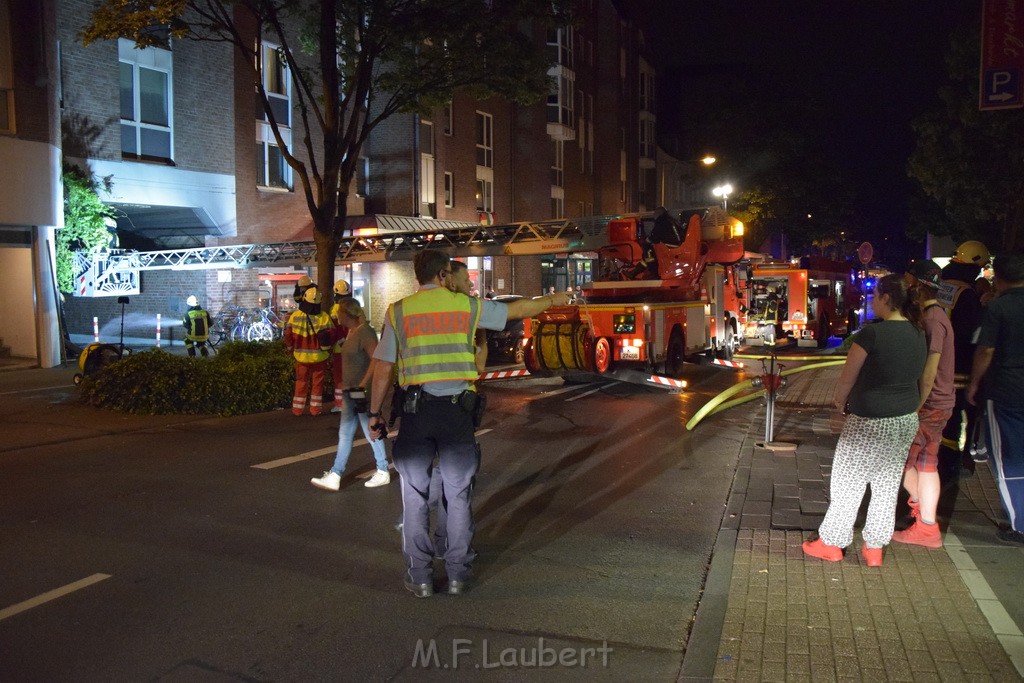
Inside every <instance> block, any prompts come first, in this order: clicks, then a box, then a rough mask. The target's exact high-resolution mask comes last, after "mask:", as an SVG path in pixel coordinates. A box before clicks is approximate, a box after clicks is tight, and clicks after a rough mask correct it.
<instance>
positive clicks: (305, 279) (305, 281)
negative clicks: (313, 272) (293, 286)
mask: <svg viewBox="0 0 1024 683" xmlns="http://www.w3.org/2000/svg"><path fill="white" fill-rule="evenodd" d="M312 284H313V280H311V279H310V277H309V276H308V275H303V276H302V277H300V278H299V282H298V285H297V286H298V288H299V289H305V288H306V287H309V286H311V285H312Z"/></svg>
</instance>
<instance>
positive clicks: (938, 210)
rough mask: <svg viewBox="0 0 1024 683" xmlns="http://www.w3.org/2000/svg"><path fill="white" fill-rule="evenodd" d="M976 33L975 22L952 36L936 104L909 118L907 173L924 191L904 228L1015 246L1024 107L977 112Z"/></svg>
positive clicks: (1022, 188) (1023, 191) (1021, 203)
mask: <svg viewBox="0 0 1024 683" xmlns="http://www.w3.org/2000/svg"><path fill="white" fill-rule="evenodd" d="M979 34H980V31H979V30H978V28H977V26H975V27H974V29H973V30H969V31H962V32H958V33H957V34H956V35H955V36H954V37H953V39H952V42H951V46H950V49H949V51H948V53H947V59H946V62H947V66H948V71H949V81H948V83H947V84H946V85H944V86H943V87H942V88H940V90H939V97H940V99H941V101H942V104H941V105H940V106H939V107H938V108H937V109H936V110H935V111H932V112H930V113H928V114H926V115H924V116H922V117H920V118H919V119H917V120H916V121H915V122H914V131H915V132H916V134H917V146H916V148H915V150H914V152H913V154H912V155H911V157H910V161H909V164H908V173H909V175H910V177H911V178H913V179H914V180H916V181H917V182H918V183H919V184H920V187H921V190H922V191H923V194H924V195H925V196H924V197H922V198H920V199H918V200H916V201H915V202H914V204H913V205H912V208H913V211H914V213H913V216H912V222H911V229H912V230H913V232H914V234H913V236H915V237H923V236H924V234H925V232H927V231H931V232H932V233H935V234H948V235H951V236H952V237H953V238H954V240H956V241H960V240H964V239H980V240H982V241H983V242H985V243H986V244H987V246H988V247H989V248H990V249H998V248H999V247H1002V248H1003V249H1006V250H1020V249H1022V248H1024V112H1022V110H1020V109H1010V110H1002V111H980V110H979V109H978V87H979V86H978V68H979V61H980V49H979ZM997 235H998V237H997ZM1000 238H1001V242H1002V244H1000V243H999V241H1000Z"/></svg>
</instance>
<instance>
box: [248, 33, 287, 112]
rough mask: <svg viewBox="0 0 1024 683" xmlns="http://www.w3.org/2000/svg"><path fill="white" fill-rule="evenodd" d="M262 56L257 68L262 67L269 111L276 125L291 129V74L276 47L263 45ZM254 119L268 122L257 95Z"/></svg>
mask: <svg viewBox="0 0 1024 683" xmlns="http://www.w3.org/2000/svg"><path fill="white" fill-rule="evenodd" d="M262 55H263V59H262V64H261V65H259V66H262V71H261V73H262V76H263V89H264V90H265V91H266V93H267V100H269V102H270V111H272V112H273V113H274V120H275V121H276V122H277V125H279V126H284V127H285V128H291V126H292V122H291V114H292V104H291V72H290V71H289V70H288V65H287V64H286V63H285V61H284V56H283V55H282V54H281V51H280V50H279V49H278V47H277V46H276V45H271V44H268V43H263V45H262ZM256 118H257V119H259V120H260V121H270V118H269V117H268V116H267V112H266V109H265V108H264V106H263V102H262V100H261V99H260V97H259V93H257V94H256Z"/></svg>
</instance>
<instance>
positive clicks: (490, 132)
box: [476, 109, 494, 182]
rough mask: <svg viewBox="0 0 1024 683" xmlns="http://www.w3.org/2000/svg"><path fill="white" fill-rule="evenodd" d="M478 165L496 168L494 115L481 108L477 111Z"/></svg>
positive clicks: (479, 166)
mask: <svg viewBox="0 0 1024 683" xmlns="http://www.w3.org/2000/svg"><path fill="white" fill-rule="evenodd" d="M481 162H482V163H481ZM476 165H477V168H494V117H493V116H491V115H490V114H488V113H487V112H485V111H480V110H479V109H478V110H477V112H476ZM479 176H480V173H479V171H477V177H479ZM493 180H494V179H493V178H492V179H491V182H493Z"/></svg>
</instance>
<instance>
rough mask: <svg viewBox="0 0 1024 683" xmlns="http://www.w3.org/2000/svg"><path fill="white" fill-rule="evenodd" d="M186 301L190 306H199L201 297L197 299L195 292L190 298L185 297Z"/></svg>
mask: <svg viewBox="0 0 1024 683" xmlns="http://www.w3.org/2000/svg"><path fill="white" fill-rule="evenodd" d="M185 303H187V304H188V305H189V306H198V305H199V299H197V298H196V296H195V294H193V295H192V296H190V297H189V298H187V299H185Z"/></svg>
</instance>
